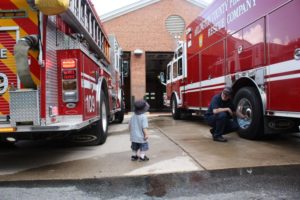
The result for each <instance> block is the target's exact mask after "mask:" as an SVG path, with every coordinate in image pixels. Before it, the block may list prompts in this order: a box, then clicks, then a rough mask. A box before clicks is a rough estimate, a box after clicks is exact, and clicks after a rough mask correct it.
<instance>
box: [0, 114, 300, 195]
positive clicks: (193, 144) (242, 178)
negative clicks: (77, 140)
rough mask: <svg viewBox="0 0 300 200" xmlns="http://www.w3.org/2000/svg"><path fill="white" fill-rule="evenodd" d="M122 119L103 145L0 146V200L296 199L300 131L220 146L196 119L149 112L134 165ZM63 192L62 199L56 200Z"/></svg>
mask: <svg viewBox="0 0 300 200" xmlns="http://www.w3.org/2000/svg"><path fill="white" fill-rule="evenodd" d="M128 119H129V116H128V115H127V116H126V117H125V121H124V123H123V124H112V125H111V126H110V128H109V133H110V134H109V136H108V139H107V142H106V143H105V144H104V145H102V146H94V147H74V146H68V145H65V144H63V143H57V142H56V141H37V142H28V141H25V142H19V143H17V145H16V147H15V148H5V147H0V163H1V164H0V199H40V198H39V197H40V196H39V195H38V194H39V192H38V191H37V188H39V189H42V191H43V192H42V194H43V195H45V196H47V197H48V198H47V199H128V198H129V199H130V198H131V197H132V198H133V199H151V198H152V197H162V198H163V199H165V198H167V199H203V198H205V199H299V198H298V197H300V191H299V189H300V183H299V182H300V177H299V173H298V172H299V169H300V154H299V152H300V137H299V134H298V135H281V136H274V137H268V138H267V139H265V140H262V141H251V140H245V139H242V138H240V137H238V135H237V134H236V133H232V134H229V135H226V136H225V137H226V138H227V139H228V142H227V143H219V142H214V141H213V140H212V138H211V135H210V133H209V127H208V126H207V125H205V124H204V123H203V122H202V121H201V119H200V118H196V117H192V118H190V119H188V120H178V121H175V120H173V119H172V118H171V116H169V115H161V114H150V115H149V119H150V120H149V121H150V129H149V132H150V137H149V143H150V150H149V152H148V156H149V158H150V161H149V162H132V161H130V156H131V150H130V141H129V133H128ZM87 185H88V186H87ZM16 189H17V190H16ZM25 190H26V192H24V191H25ZM53 190H54V191H56V193H53V192H50V191H53ZM118 190H121V191H118ZM22 191H23V192H22ZM62 193H66V194H68V195H66V196H64V197H61V198H57V197H58V195H61V194H62ZM4 194H5V196H4ZM26 195H27V196H26ZM235 195H237V196H238V197H243V198H235ZM30 197H32V198H30ZM81 197H82V198H81ZM83 197H88V198H83ZM244 197H245V198H244Z"/></svg>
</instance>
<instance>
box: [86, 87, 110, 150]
mask: <svg viewBox="0 0 300 200" xmlns="http://www.w3.org/2000/svg"><path fill="white" fill-rule="evenodd" d="M107 130H108V104H107V99H106V97H105V94H104V92H103V91H101V97H100V120H99V121H97V122H95V124H94V125H93V126H92V127H91V128H90V130H89V131H88V133H87V135H86V137H88V136H90V138H91V140H89V141H86V143H85V145H87V146H91V145H101V144H104V143H105V141H106V138H107ZM92 138H93V139H92Z"/></svg>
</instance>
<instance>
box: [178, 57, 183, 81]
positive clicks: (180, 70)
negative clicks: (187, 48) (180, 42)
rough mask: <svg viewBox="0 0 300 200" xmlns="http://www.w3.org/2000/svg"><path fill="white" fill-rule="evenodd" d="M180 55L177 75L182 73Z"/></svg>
mask: <svg viewBox="0 0 300 200" xmlns="http://www.w3.org/2000/svg"><path fill="white" fill-rule="evenodd" d="M182 72H183V71H182V57H181V58H179V59H178V76H181V75H182V74H183V73H182Z"/></svg>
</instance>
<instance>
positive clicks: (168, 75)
mask: <svg viewBox="0 0 300 200" xmlns="http://www.w3.org/2000/svg"><path fill="white" fill-rule="evenodd" d="M170 68H171V65H168V67H167V80H168V81H169V80H170V78H171V70H170Z"/></svg>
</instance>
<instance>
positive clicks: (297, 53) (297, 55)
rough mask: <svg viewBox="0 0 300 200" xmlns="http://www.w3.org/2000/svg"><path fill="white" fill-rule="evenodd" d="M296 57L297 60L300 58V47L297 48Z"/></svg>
mask: <svg viewBox="0 0 300 200" xmlns="http://www.w3.org/2000/svg"><path fill="white" fill-rule="evenodd" d="M294 58H295V60H300V48H298V49H295V53H294Z"/></svg>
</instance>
